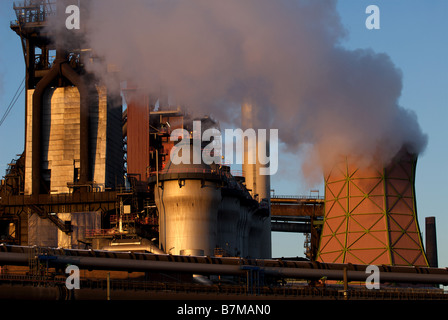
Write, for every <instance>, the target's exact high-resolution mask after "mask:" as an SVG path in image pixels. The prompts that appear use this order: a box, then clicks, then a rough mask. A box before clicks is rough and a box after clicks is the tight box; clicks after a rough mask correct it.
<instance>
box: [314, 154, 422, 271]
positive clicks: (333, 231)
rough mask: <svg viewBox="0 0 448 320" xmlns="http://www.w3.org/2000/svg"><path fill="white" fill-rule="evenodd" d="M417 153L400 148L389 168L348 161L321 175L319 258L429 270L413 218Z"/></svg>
mask: <svg viewBox="0 0 448 320" xmlns="http://www.w3.org/2000/svg"><path fill="white" fill-rule="evenodd" d="M416 164H417V155H415V154H410V153H409V152H407V151H406V150H405V149H402V150H401V151H400V152H399V153H398V154H397V155H396V156H395V157H394V159H393V160H392V161H391V162H390V163H389V164H387V165H382V164H380V163H378V164H377V165H370V166H359V165H357V164H356V163H355V162H354V161H353V159H350V158H349V157H347V158H345V159H343V160H342V161H340V162H339V163H337V164H336V165H335V166H334V167H333V168H332V169H331V170H330V171H329V172H326V173H325V217H324V226H323V230H322V235H321V239H320V246H319V251H318V257H317V260H318V261H321V262H329V263H330V262H333V263H360V264H376V265H379V264H385V265H407V266H428V262H427V259H426V256H425V253H424V250H423V245H422V239H421V234H420V230H419V226H418V220H417V208H416V198H415V187H414V183H415V170H416Z"/></svg>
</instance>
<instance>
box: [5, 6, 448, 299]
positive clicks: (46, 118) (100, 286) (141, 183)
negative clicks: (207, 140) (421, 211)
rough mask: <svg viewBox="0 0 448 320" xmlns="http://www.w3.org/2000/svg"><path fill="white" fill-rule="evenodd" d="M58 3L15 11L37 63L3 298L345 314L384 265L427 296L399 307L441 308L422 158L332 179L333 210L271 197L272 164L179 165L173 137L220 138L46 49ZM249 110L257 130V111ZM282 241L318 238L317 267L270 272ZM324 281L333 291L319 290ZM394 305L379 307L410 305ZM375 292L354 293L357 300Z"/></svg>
mask: <svg viewBox="0 0 448 320" xmlns="http://www.w3.org/2000/svg"><path fill="white" fill-rule="evenodd" d="M58 3H63V4H64V5H65V4H67V3H68V2H67V1H60V2H48V1H42V0H27V1H23V2H22V3H21V4H20V5H14V10H15V11H16V15H17V20H16V21H13V22H12V23H11V29H12V30H13V31H14V32H15V33H16V34H17V35H18V36H19V37H20V39H21V42H22V44H23V50H24V51H23V52H24V57H25V61H26V103H25V110H26V119H25V124H26V125H25V150H24V151H23V153H22V154H21V155H20V157H19V158H18V159H15V160H14V161H12V163H11V164H10V165H9V168H8V170H7V172H6V175H5V176H4V179H3V180H2V184H1V189H0V194H1V202H0V237H1V242H2V245H1V246H0V263H1V265H2V271H1V274H0V284H1V285H0V296H2V297H4V296H5V295H8V294H11V295H14V294H16V295H17V296H16V297H17V298H20V297H25V296H26V297H32V298H43V299H90V298H92V299H102V298H105V297H106V295H105V294H104V293H105V292H106V291H107V292H108V295H107V297H109V298H110V297H111V296H112V297H117V298H120V299H126V298H129V299H132V298H135V297H139V298H152V299H153V298H154V297H155V298H157V297H162V296H163V297H173V298H174V297H181V296H185V295H186V294H187V293H188V292H194V296H195V297H196V298H198V299H201V298H204V295H208V296H212V297H219V296H220V295H222V294H226V295H229V294H230V295H231V296H232V297H233V298H235V299H238V298H241V297H244V296H247V295H250V296H252V297H255V296H261V297H263V298H265V299H266V298H275V299H282V298H284V299H296V298H309V297H315V296H316V292H318V294H317V295H319V296H320V297H325V298H329V299H344V298H347V292H348V283H349V282H351V281H357V282H362V281H364V280H365V278H366V274H365V270H366V265H369V264H376V265H383V267H382V269H381V271H382V275H381V276H382V279H383V280H384V281H386V282H397V283H404V284H413V285H415V284H418V285H419V286H420V287H421V286H424V288H426V289H421V291H415V288H414V289H413V290H414V291H412V293H409V292H408V291H402V294H403V295H406V294H410V296H412V298H415V297H420V298H423V299H424V298H428V297H431V298H436V299H442V298H445V296H444V295H443V294H442V293H441V291H439V290H437V288H436V287H434V286H435V285H437V284H447V283H448V273H447V270H445V269H438V268H435V267H437V259H436V253H437V252H436V241H435V240H434V237H435V225H434V221H433V220H429V223H428V225H429V226H430V227H431V228H432V229H431V230H433V231H432V232H431V233H429V234H430V239H429V240H428V241H427V244H428V243H431V246H430V248H426V252H425V249H424V247H423V243H422V239H421V235H420V229H419V227H418V223H417V213H416V208H415V191H414V182H415V181H414V176H415V161H416V159H415V157H414V156H413V155H409V154H404V155H401V154H400V155H399V156H400V158H399V159H398V160H397V161H396V162H394V163H393V164H392V165H391V166H389V167H386V168H383V167H379V168H367V169H363V170H358V168H356V167H353V166H352V165H351V164H350V163H348V162H345V161H343V162H341V163H340V164H335V169H334V170H332V171H331V172H330V173H328V174H327V175H326V180H325V185H326V189H325V198H321V197H314V196H305V197H303V196H283V197H282V196H276V197H272V196H271V188H270V180H269V179H270V177H269V176H268V175H260V174H259V170H258V169H259V168H260V166H261V164H260V163H255V164H249V163H247V162H245V164H244V165H243V170H242V174H241V173H237V172H233V170H232V168H231V166H229V165H226V164H225V163H224V162H223V163H214V164H211V165H210V164H205V163H204V162H201V163H196V164H174V163H173V162H172V161H171V160H172V159H170V151H171V150H172V149H173V148H176V147H177V145H175V143H174V142H173V141H171V140H170V136H171V133H172V131H173V130H175V129H179V128H181V129H186V130H187V131H189V132H190V131H191V130H192V129H191V125H192V121H193V120H199V121H201V122H202V123H203V124H204V126H203V127H204V128H205V127H210V126H217V123H216V122H215V121H214V120H213V119H210V118H209V117H207V116H206V117H203V118H200V119H192V118H191V116H190V115H189V114H188V112H187V110H185V109H184V108H181V107H179V106H177V105H176V106H173V105H170V104H169V103H168V99H167V98H166V95H164V94H159V95H156V94H154V93H153V92H150V90H149V89H148V88H141V87H139V86H138V85H136V84H132V83H130V82H128V83H127V85H126V87H121V86H120V85H119V81H117V84H116V85H111V84H110V83H108V84H104V83H101V82H100V80H99V79H96V78H95V76H94V75H92V74H89V73H88V72H86V67H85V66H86V64H88V63H93V62H92V61H94V60H95V59H96V57H95V56H94V53H92V52H91V51H90V50H89V48H83V47H82V45H81V44H82V41H81V40H80V39H78V38H77V36H76V35H75V36H73V39H71V40H72V41H70V42H69V43H70V46H68V45H67V44H64V43H54V42H52V41H51V40H50V38H51V37H49V35H48V34H47V32H48V30H47V29H46V28H45V26H46V21H47V20H46V19H47V17H49V16H52V15H56V14H57V11H58V7H57V4H58ZM105 72H109V71H107V70H105ZM110 72H111V73H110V77H111V78H112V79H113V78H114V77H118V75H117V74H116V73H115V72H114V71H110ZM241 110H242V114H241V118H242V127H243V128H250V127H251V126H252V125H253V124H252V123H251V119H252V118H251V112H253V111H252V105H251V104H250V103H247V102H244V103H242V108H241ZM191 147H192V148H193V145H191ZM266 147H267V148H268V147H269V146H266ZM249 152H253V150H252V151H251V150H248V149H247V148H246V149H245V152H244V153H245V156H246V157H247V156H248V153H249ZM347 161H348V160H347ZM191 163H192V162H191ZM272 231H283V232H300V233H305V234H307V239H308V241H307V251H306V258H302V259H299V258H297V259H294V260H293V261H291V259H274V258H273V257H272V251H271V246H272V245H271V232H272ZM431 235H433V236H434V237H431ZM428 252H431V257H432V259H430V258H428V257H427V256H428V255H427V253H428ZM434 257H435V259H434ZM298 260H306V261H298ZM428 261H433V262H432V263H431V265H430V264H429V262H428ZM67 264H73V265H77V266H78V267H79V268H81V269H83V268H84V270H82V274H81V276H82V285H81V286H82V289H81V290H79V291H76V292H69V291H67V290H66V289H65V288H64V285H63V284H64V283H65V282H64V281H65V276H66V275H65V274H64V268H63V267H64V266H66V265H67ZM429 267H432V268H429ZM17 274H18V276H17ZM14 276H16V277H14ZM323 278H325V279H328V280H334V281H335V282H334V283H335V284H336V286H335V287H334V288H335V289H334V290H333V289H331V287H325V286H320V287H319V285H318V284H320V285H321V284H322V283H321V280H322V279H323ZM106 279H107V280H106ZM25 280H26V281H25ZM27 281H31V282H27ZM337 281H340V282H339V287H338V286H337ZM30 283H33V285H32V286H30V287H28V284H30ZM298 283H299V284H300V285H297V284H298ZM17 284H21V285H22V287H21V286H17ZM295 285H296V286H295ZM340 285H344V287H343V289H344V290H342V291H340V290H339V289H340ZM316 286H317V287H319V288H321V289H318V291H315V290H314V289H313V290H311V289H309V288H311V287H312V288H315V287H316ZM428 286H429V287H430V289H428ZM12 287H14V289H12ZM168 287H170V289H169V290H168V289H167V288H168ZM36 288H37V289H36ZM126 288H128V289H132V292H130V291H126ZM163 288H165V289H163ZM111 290H112V293H111V292H110V291H111ZM338 290H339V291H338ZM394 290H395V289H394ZM394 290H392V289H390V290H389V291H387V290H386V291H384V292H382V294H383V297H384V296H385V295H386V296H387V297H389V298H391V299H395V298H399V297H400V295H399V294H397V293H396V291H394ZM402 290H405V289H404V288H403V289H402ZM425 290H426V291H425ZM148 292H151V295H150V296H148ZM341 292H343V293H341ZM378 292H379V291H378ZM378 292H376V293H375V292H371V291H366V290H362V288H360V287H359V286H358V287H357V289H353V294H352V297H355V296H356V295H358V297H360V298H366V297H369V295H371V296H375V297H379V293H378ZM385 292H386V293H385ZM403 292H404V293H403ZM414 293H416V294H417V295H414ZM114 294H115V296H114ZM376 294H378V296H376ZM403 295H401V297H402V296H403ZM410 296H409V297H410ZM190 297H191V296H190Z"/></svg>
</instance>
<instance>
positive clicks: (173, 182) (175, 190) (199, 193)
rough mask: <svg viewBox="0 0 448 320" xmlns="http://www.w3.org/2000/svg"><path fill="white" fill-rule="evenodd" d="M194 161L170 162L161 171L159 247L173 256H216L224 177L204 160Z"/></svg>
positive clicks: (158, 190)
mask: <svg viewBox="0 0 448 320" xmlns="http://www.w3.org/2000/svg"><path fill="white" fill-rule="evenodd" d="M191 151H193V145H191ZM190 156H191V157H193V152H190ZM190 163H191V164H184V163H180V164H177V165H175V164H173V163H172V162H170V163H169V164H168V165H167V167H166V169H165V170H163V171H162V172H161V173H159V174H158V177H157V180H158V187H155V192H154V196H155V202H156V205H157V208H158V211H159V247H160V249H162V250H163V251H165V252H166V253H169V254H173V255H179V254H184V255H191V254H193V255H210V256H212V255H213V254H214V249H215V247H216V246H217V244H218V238H217V230H218V210H219V207H220V204H221V190H220V188H219V186H220V177H219V175H218V173H217V172H214V170H212V169H211V167H210V166H208V165H206V164H204V163H203V162H202V163H200V164H193V161H192V159H191V161H190Z"/></svg>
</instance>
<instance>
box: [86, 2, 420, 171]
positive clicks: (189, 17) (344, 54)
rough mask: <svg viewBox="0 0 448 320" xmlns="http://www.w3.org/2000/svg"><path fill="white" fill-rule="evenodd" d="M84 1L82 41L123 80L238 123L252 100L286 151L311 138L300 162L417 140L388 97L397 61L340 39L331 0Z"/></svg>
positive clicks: (378, 151)
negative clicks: (85, 15) (85, 14)
mask: <svg viewBox="0 0 448 320" xmlns="http://www.w3.org/2000/svg"><path fill="white" fill-rule="evenodd" d="M90 3H91V4H90V8H89V10H88V11H89V17H90V18H89V19H88V20H86V19H84V20H83V17H81V23H82V24H87V30H88V33H87V34H86V41H87V45H88V46H89V47H91V48H92V49H93V51H94V52H95V54H97V55H98V56H99V57H102V58H103V59H104V61H105V62H106V63H110V64H114V65H116V66H118V67H119V69H120V70H121V76H122V77H123V78H124V79H130V80H132V81H134V82H135V83H138V84H139V86H142V87H145V88H150V89H151V88H153V89H154V90H155V91H156V92H158V90H159V89H160V88H165V89H166V90H167V91H168V92H169V93H170V94H171V95H173V96H174V97H175V100H176V102H177V103H180V104H183V105H186V106H188V108H189V110H190V111H191V112H193V113H196V114H198V115H204V114H211V115H213V116H214V117H215V118H217V119H219V120H220V121H222V122H231V121H235V123H236V124H238V123H239V121H240V119H239V118H238V116H239V110H240V105H241V102H242V101H243V100H244V99H246V98H251V99H252V100H253V101H254V102H255V103H256V105H257V107H258V108H259V110H260V112H259V115H260V119H259V120H260V122H261V124H260V126H261V127H263V128H277V129H279V136H280V139H281V140H282V142H284V143H285V144H286V145H287V146H290V147H291V150H292V151H294V150H297V148H299V147H300V146H301V145H303V144H311V145H313V146H314V152H310V153H309V161H308V162H307V164H306V165H307V166H309V165H310V164H315V163H320V164H321V165H323V166H325V165H331V163H332V161H334V157H337V156H339V155H347V154H351V155H355V156H358V157H360V158H362V159H364V160H368V159H372V157H373V156H376V157H380V158H382V160H386V161H387V160H388V159H389V158H391V157H393V156H394V155H395V153H396V152H397V151H398V150H399V149H400V148H401V147H402V146H403V145H407V146H409V147H410V148H411V151H415V152H422V151H423V150H424V148H425V146H426V140H427V138H426V136H425V134H423V133H422V131H421V128H420V126H419V124H418V121H417V119H416V115H415V114H414V113H413V112H411V111H409V110H406V109H405V108H403V107H401V106H400V105H399V104H398V100H399V98H400V95H401V90H402V75H401V71H400V70H399V69H398V68H397V67H396V66H395V65H394V63H393V62H392V61H391V59H390V58H389V57H388V56H387V55H386V54H379V53H375V52H373V51H371V50H368V49H359V50H348V49H345V48H343V47H342V45H341V42H342V40H343V39H344V38H345V36H346V31H345V30H344V27H343V25H342V23H341V21H340V17H339V16H338V13H337V10H336V2H335V1H308V0H303V1H299V0H276V1H272V0H244V1H241V0H226V1H218V0H189V1H187V0H130V1H123V0H93V1H90ZM93 71H95V70H93ZM97 74H98V75H99V76H101V75H102V73H101V72H97ZM104 80H106V79H104Z"/></svg>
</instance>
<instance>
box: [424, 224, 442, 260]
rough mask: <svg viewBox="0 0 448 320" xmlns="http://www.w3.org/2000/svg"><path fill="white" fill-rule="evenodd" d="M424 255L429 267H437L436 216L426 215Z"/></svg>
mask: <svg viewBox="0 0 448 320" xmlns="http://www.w3.org/2000/svg"><path fill="white" fill-rule="evenodd" d="M425 222H426V232H425V233H426V237H425V238H426V239H425V240H426V256H427V257H428V262H429V266H430V267H434V268H438V265H439V263H438V261H437V260H438V258H437V234H436V218H435V217H426V219H425Z"/></svg>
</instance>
